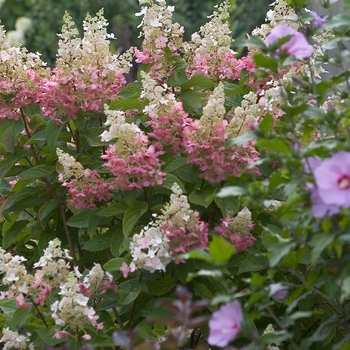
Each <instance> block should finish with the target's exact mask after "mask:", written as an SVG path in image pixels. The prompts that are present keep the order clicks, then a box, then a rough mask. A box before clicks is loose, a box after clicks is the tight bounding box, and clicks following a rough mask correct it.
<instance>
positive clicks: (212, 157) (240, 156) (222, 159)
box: [184, 83, 259, 182]
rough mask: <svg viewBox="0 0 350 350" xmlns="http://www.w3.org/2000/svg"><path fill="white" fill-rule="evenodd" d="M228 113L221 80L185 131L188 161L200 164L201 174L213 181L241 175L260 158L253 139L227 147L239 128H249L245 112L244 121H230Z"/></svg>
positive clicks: (254, 169) (250, 170) (234, 119)
mask: <svg viewBox="0 0 350 350" xmlns="http://www.w3.org/2000/svg"><path fill="white" fill-rule="evenodd" d="M225 115H226V109H225V94H224V85H223V84H222V83H219V85H218V86H217V87H216V88H215V90H214V92H213V93H212V94H211V95H210V96H209V99H208V102H207V105H206V106H205V107H204V108H203V115H202V117H201V118H200V119H199V120H198V121H194V122H193V123H192V125H191V126H189V127H186V128H185V130H184V135H185V142H184V145H185V149H186V151H185V152H186V153H187V156H188V158H187V159H188V162H189V163H192V164H195V165H197V166H198V167H199V169H200V170H201V174H200V177H202V178H204V179H205V180H207V181H211V182H213V181H217V182H220V181H224V180H226V179H227V177H228V176H230V175H234V176H239V175H240V174H241V173H242V172H243V171H245V169H246V167H247V165H249V164H251V163H253V162H255V161H257V160H258V159H259V154H258V152H257V151H256V149H255V147H254V144H253V143H252V142H248V143H246V144H244V145H241V146H234V147H227V146H226V142H227V141H228V140H229V139H230V138H231V137H236V136H238V135H237V131H239V130H240V129H239V128H241V130H242V131H243V130H245V129H246V127H245V124H246V121H245V115H242V116H238V115H237V117H239V118H241V120H240V121H239V120H238V119H237V117H236V118H233V119H232V120H231V122H230V123H229V122H228V121H227V120H226V119H225ZM231 123H232V124H231ZM237 125H238V129H237ZM247 125H248V124H247ZM238 134H239V133H238ZM248 172H254V173H256V174H259V170H258V169H257V168H253V169H249V170H248Z"/></svg>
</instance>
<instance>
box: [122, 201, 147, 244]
mask: <svg viewBox="0 0 350 350" xmlns="http://www.w3.org/2000/svg"><path fill="white" fill-rule="evenodd" d="M147 208H148V204H147V203H141V202H137V203H135V204H134V205H133V206H132V207H131V208H129V209H127V210H126V211H125V214H124V217H123V233H124V237H128V236H129V234H130V233H131V231H132V230H133V228H134V227H135V225H136V224H137V221H138V220H139V218H140V217H141V216H142V215H143V214H144V213H145V212H146V211H147Z"/></svg>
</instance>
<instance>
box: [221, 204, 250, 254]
mask: <svg viewBox="0 0 350 350" xmlns="http://www.w3.org/2000/svg"><path fill="white" fill-rule="evenodd" d="M253 228H254V223H253V221H252V214H251V212H250V211H249V209H247V208H243V209H242V210H241V211H240V212H238V214H237V216H235V217H230V216H229V217H227V218H226V219H221V225H220V226H217V227H215V231H216V232H218V233H219V234H220V237H224V238H226V239H228V240H230V241H231V242H233V243H234V246H235V253H239V252H241V251H243V250H246V249H247V248H248V247H250V246H252V245H253V244H254V242H255V238H254V237H253V236H252V235H251V234H250V231H251V230H252V229H253Z"/></svg>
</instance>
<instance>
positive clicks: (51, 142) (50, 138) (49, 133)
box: [45, 119, 63, 151]
mask: <svg viewBox="0 0 350 350" xmlns="http://www.w3.org/2000/svg"><path fill="white" fill-rule="evenodd" d="M62 128H63V125H57V124H56V123H55V122H54V121H53V120H51V119H50V120H49V121H48V122H47V124H46V128H45V136H46V141H47V145H48V146H49V148H50V150H51V151H55V150H56V145H57V139H58V135H59V133H60V132H61V130H62Z"/></svg>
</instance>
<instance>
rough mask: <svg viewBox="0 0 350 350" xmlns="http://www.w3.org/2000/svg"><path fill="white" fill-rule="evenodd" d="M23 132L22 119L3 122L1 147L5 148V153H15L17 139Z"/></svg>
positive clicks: (0, 134)
mask: <svg viewBox="0 0 350 350" xmlns="http://www.w3.org/2000/svg"><path fill="white" fill-rule="evenodd" d="M22 130H23V121H22V119H18V120H12V119H4V120H1V132H0V146H1V147H3V148H4V149H5V151H7V152H10V153H13V152H14V147H15V142H16V138H17V136H18V135H19V134H20V133H21V132H22Z"/></svg>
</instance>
